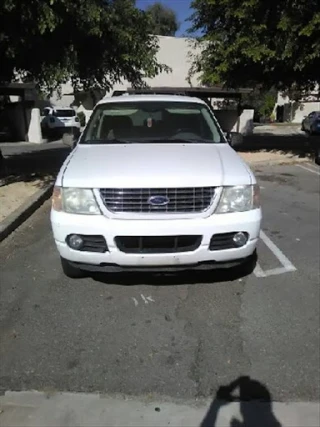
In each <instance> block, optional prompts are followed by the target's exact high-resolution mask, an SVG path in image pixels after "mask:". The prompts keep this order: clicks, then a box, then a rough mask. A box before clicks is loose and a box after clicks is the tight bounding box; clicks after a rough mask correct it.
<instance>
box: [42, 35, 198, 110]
mask: <svg viewBox="0 0 320 427" xmlns="http://www.w3.org/2000/svg"><path fill="white" fill-rule="evenodd" d="M158 39H159V51H158V53H157V61H158V62H159V63H162V64H165V65H167V66H168V67H170V68H171V71H170V72H169V73H166V72H163V73H160V74H158V75H157V76H156V77H154V78H153V79H145V82H146V83H147V85H149V86H167V87H174V86H180V87H186V86H193V87H195V86H198V85H199V81H198V79H199V74H198V75H195V76H193V77H192V78H191V79H190V81H189V79H188V74H189V70H190V67H191V65H192V55H197V54H198V53H199V52H200V48H199V47H198V46H197V47H195V44H194V43H195V42H194V41H193V40H192V39H189V38H186V37H165V36H158ZM128 87H131V84H130V83H129V82H128V81H126V80H123V81H122V82H121V83H117V84H115V85H114V87H113V89H112V90H111V91H110V92H109V93H106V94H105V95H106V96H111V95H112V93H113V91H115V90H126V89H127V88H128ZM97 95H98V94H97ZM87 97H88V98H90V95H89V94H88V96H87ZM101 97H102V95H100V98H101ZM98 98H99V95H98ZM50 102H51V103H52V105H59V106H63V107H70V106H72V105H73V104H74V102H75V97H74V95H73V87H72V85H71V83H70V82H68V83H65V84H63V85H62V86H61V97H60V96H59V95H58V93H57V92H55V93H54V94H53V96H52V97H51V98H50ZM78 103H81V105H83V107H84V108H85V109H86V110H90V109H92V108H93V107H94V105H92V100H91V99H83V97H81V96H80V98H79V102H77V104H78Z"/></svg>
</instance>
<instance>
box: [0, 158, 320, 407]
mask: <svg viewBox="0 0 320 427" xmlns="http://www.w3.org/2000/svg"><path fill="white" fill-rule="evenodd" d="M255 172H256V175H257V178H258V180H259V183H260V185H261V191H262V203H263V212H264V220H263V231H262V234H261V242H260V245H259V251H258V264H257V266H256V269H255V271H254V273H253V274H251V275H250V276H247V277H234V275H233V274H232V272H219V271H213V272H210V273H208V272H205V273H201V274H199V273H190V272H187V273H182V274H179V275H173V274H167V275H166V274H161V275H147V274H144V275H142V274H122V275H119V274H118V275H112V276H94V277H92V278H86V279H83V280H75V281H72V280H69V279H67V278H66V277H64V276H63V274H62V271H61V269H60V263H59V257H58V254H57V252H56V250H55V247H54V243H53V240H52V236H51V230H50V224H49V210H50V203H49V201H48V202H46V203H45V204H44V205H43V206H42V207H41V208H40V209H39V210H38V211H37V212H36V213H35V214H34V215H33V216H32V217H31V218H30V219H29V220H28V221H27V222H26V223H24V224H23V225H22V226H21V227H20V228H19V229H18V230H17V231H16V232H15V233H14V234H12V235H11V236H10V237H9V238H7V239H6V240H5V241H3V242H2V243H1V244H0V262H1V283H0V290H1V298H0V322H1V330H0V338H1V346H0V359H1V364H0V387H1V392H2V393H3V392H5V391H8V390H14V391H20V390H44V391H73V392H102V393H108V394H119V393H120V394H125V395H129V396H142V395H155V396H159V397H163V398H166V399H167V398H169V399H182V400H194V399H201V398H209V397H212V396H214V395H215V393H216V391H217V390H218V388H219V386H221V385H225V384H228V383H230V382H232V381H234V380H235V379H236V378H239V377H241V376H243V375H249V376H250V377H251V378H254V379H255V380H257V381H259V382H261V383H262V384H264V386H265V387H266V388H267V389H268V391H269V393H270V394H271V396H272V400H274V401H280V402H290V401H311V402H312V401H317V400H318V399H319V366H320V358H319V348H320V347H319V344H320V343H319V324H320V323H319V321H320V319H319V301H320V295H319V271H320V265H319V262H320V245H319V210H320V200H319V183H320V168H319V167H317V166H316V165H313V164H312V163H304V164H303V165H286V166H281V165H278V166H260V167H256V168H255ZM258 397H259V396H258ZM251 398H255V396H251Z"/></svg>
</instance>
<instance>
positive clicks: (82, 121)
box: [77, 111, 86, 127]
mask: <svg viewBox="0 0 320 427" xmlns="http://www.w3.org/2000/svg"><path fill="white" fill-rule="evenodd" d="M77 116H78V118H79V120H80V125H81V127H84V126H85V125H86V115H85V114H84V112H83V111H79V113H77Z"/></svg>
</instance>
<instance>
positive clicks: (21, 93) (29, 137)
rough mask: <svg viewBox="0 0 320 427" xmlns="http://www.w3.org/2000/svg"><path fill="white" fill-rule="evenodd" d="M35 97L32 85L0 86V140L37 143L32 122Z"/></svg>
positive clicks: (36, 135) (37, 137)
mask: <svg viewBox="0 0 320 427" xmlns="http://www.w3.org/2000/svg"><path fill="white" fill-rule="evenodd" d="M37 96H38V95H37V90H36V85H35V84H34V83H9V84H6V85H0V140H2V141H31V142H39V141H38V139H39V135H38V132H35V129H36V128H37V126H35V125H34V120H33V119H34V115H35V114H34V108H35V105H36V100H37ZM39 120H40V117H39Z"/></svg>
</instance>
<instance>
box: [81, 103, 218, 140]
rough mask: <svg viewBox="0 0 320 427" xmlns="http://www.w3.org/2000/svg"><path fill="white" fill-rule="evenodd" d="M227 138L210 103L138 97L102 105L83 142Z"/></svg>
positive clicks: (92, 119) (97, 109)
mask: <svg viewBox="0 0 320 427" xmlns="http://www.w3.org/2000/svg"><path fill="white" fill-rule="evenodd" d="M116 142H120V143H121V142H124V143H143V142H146V143H150V142H155V143H156V142H161V143H162V142H188V143H197V142H207V143H220V142H225V140H224V138H223V136H222V134H221V133H220V130H219V129H218V126H217V124H216V121H215V118H214V117H213V115H212V113H211V112H210V110H209V108H208V107H207V106H206V105H203V104H199V103H196V102H174V101H170V102H168V101H166V102H164V101H161V102H159V101H157V102H155V101H146V102H144V101H136V102H129V101H128V102H127V101H126V102H112V103H106V104H101V105H100V106H98V107H97V108H96V109H95V111H94V113H93V114H92V117H91V119H90V121H89V123H88V126H87V128H86V130H85V132H84V134H83V137H82V138H81V141H80V143H82V144H103V143H106V144H107V143H116Z"/></svg>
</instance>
